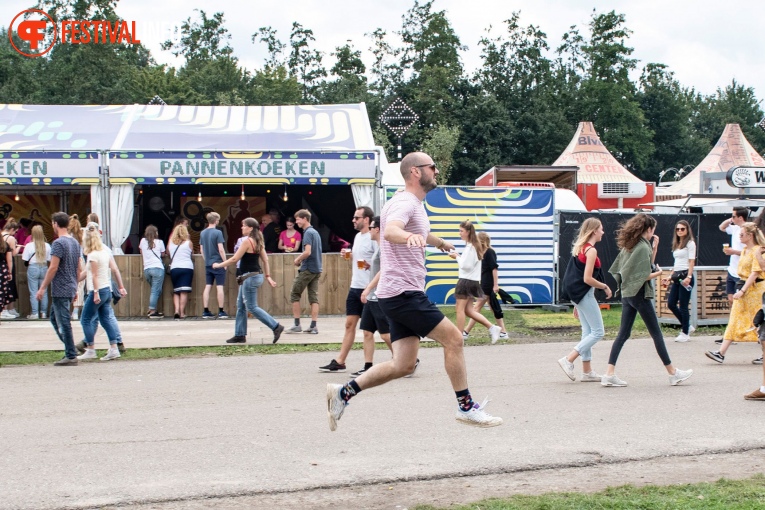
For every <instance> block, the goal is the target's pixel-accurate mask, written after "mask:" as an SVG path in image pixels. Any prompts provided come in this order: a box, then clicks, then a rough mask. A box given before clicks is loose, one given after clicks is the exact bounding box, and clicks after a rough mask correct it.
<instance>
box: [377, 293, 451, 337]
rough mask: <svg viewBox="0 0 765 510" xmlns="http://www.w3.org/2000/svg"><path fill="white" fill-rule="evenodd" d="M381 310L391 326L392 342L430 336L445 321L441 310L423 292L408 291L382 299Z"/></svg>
mask: <svg viewBox="0 0 765 510" xmlns="http://www.w3.org/2000/svg"><path fill="white" fill-rule="evenodd" d="M380 308H381V309H382V312H383V313H384V314H385V316H386V317H387V318H388V323H389V324H390V341H391V342H395V341H396V340H401V339H402V338H407V337H410V336H418V337H420V338H422V337H425V336H428V334H429V333H430V332H431V331H433V330H434V329H436V326H438V325H439V324H441V321H442V320H444V314H442V313H441V310H439V309H438V307H437V306H436V305H435V304H433V303H432V302H431V301H430V300H429V299H428V296H426V295H425V293H424V292H421V291H414V290H408V291H406V292H402V293H401V294H399V295H398V296H394V297H391V298H380Z"/></svg>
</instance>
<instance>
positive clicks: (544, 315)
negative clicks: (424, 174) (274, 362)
mask: <svg viewBox="0 0 765 510" xmlns="http://www.w3.org/2000/svg"><path fill="white" fill-rule="evenodd" d="M441 310H442V311H443V312H444V315H446V317H448V318H449V319H450V320H451V321H452V322H454V321H455V320H456V314H455V312H454V307H453V306H449V307H443V308H442V309H441ZM602 312H603V324H604V326H605V328H606V339H613V338H614V337H615V336H616V333H617V331H618V330H619V323H620V321H621V307H612V308H611V309H610V310H603V311H602ZM483 315H484V316H485V317H486V318H487V319H488V320H489V321H490V322H491V323H492V324H493V323H494V316H493V315H492V314H491V311H489V310H484V311H483ZM504 315H505V326H506V329H507V332H508V335H509V337H510V339H509V340H508V341H509V342H510V343H541V342H559V341H575V340H578V338H579V337H580V336H581V329H580V326H579V321H578V320H577V319H575V318H574V316H573V314H572V312H571V311H568V312H550V311H546V310H542V309H539V308H523V309H509V310H505V311H504ZM662 331H663V332H664V335H665V337H666V338H672V337H674V336H676V335H677V333H678V331H679V330H678V329H677V328H676V327H672V326H665V325H663V326H662ZM723 331H725V327H724V326H703V327H700V328H699V329H698V331H697V334H700V335H720V336H722V333H723ZM647 335H648V331H647V329H646V327H645V324H643V321H642V320H640V318H638V319H637V320H636V321H635V326H634V327H633V329H632V336H633V338H634V337H639V336H647ZM508 341H503V342H508ZM489 343H490V339H489V333H488V331H487V330H486V328H484V327H483V326H476V327H475V328H473V330H472V331H471V332H470V337H469V338H468V339H467V340H466V341H465V345H466V346H476V345H488V344H489ZM126 344H127V346H128V351H127V352H126V353H125V354H124V355H123V358H124V359H126V360H146V359H160V358H184V357H203V356H251V355H256V354H293V353H298V352H337V351H339V350H340V344H338V343H332V344H245V345H220V346H209V347H161V348H152V349H131V348H130V342H129V341H126ZM421 345H422V347H424V348H433V347H436V348H440V345H439V344H437V343H435V342H423V343H422V344H421ZM361 348H362V346H361V343H355V344H354V345H353V349H354V350H360V349H361ZM378 349H380V347H379V346H378ZM105 354H106V350H103V351H98V355H99V356H103V355H105ZM61 356H62V351H61V350H57V351H31V352H0V366H2V365H39V364H49V363H53V362H54V361H56V360H59V359H61Z"/></svg>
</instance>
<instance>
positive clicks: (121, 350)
mask: <svg viewBox="0 0 765 510" xmlns="http://www.w3.org/2000/svg"><path fill="white" fill-rule="evenodd" d="M117 349H118V350H119V351H120V354H122V353H123V352H125V344H123V343H122V342H119V343H118V344H117Z"/></svg>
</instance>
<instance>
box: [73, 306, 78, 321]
mask: <svg viewBox="0 0 765 510" xmlns="http://www.w3.org/2000/svg"><path fill="white" fill-rule="evenodd" d="M79 319H80V312H78V311H77V309H76V308H75V309H74V311H73V312H72V320H73V321H76V320H79Z"/></svg>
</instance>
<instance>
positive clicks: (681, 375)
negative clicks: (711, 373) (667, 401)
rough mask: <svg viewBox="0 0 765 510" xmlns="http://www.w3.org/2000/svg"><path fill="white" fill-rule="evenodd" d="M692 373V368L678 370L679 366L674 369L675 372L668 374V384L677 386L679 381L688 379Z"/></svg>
mask: <svg viewBox="0 0 765 510" xmlns="http://www.w3.org/2000/svg"><path fill="white" fill-rule="evenodd" d="M692 375H693V370H691V369H688V370H680V369H679V368H676V369H675V373H674V374H673V375H670V376H669V384H671V385H672V386H677V385H678V384H680V383H681V382H683V381H685V380H686V379H688V378H689V377H690V376H692Z"/></svg>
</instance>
